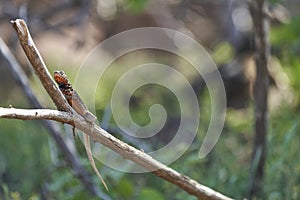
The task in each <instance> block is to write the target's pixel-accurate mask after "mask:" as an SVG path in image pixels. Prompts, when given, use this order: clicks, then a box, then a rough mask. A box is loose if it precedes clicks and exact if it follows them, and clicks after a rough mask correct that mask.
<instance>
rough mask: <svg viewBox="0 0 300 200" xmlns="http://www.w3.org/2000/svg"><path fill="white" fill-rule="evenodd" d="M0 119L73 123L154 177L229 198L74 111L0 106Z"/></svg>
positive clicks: (194, 191)
mask: <svg viewBox="0 0 300 200" xmlns="http://www.w3.org/2000/svg"><path fill="white" fill-rule="evenodd" d="M0 118H10V119H11V118H13V119H22V120H40V119H48V120H55V121H59V122H62V123H66V124H71V125H73V124H76V128H77V129H79V130H81V131H83V132H85V133H86V134H88V135H89V136H91V137H92V138H93V140H94V141H95V142H98V143H101V144H103V145H105V146H107V147H108V148H110V149H112V150H113V151H115V152H117V153H118V154H120V155H121V156H122V157H124V158H127V159H129V160H132V161H133V162H135V163H137V164H139V165H141V166H143V167H144V168H146V169H148V170H149V171H152V172H153V173H154V174H156V175H157V176H159V177H161V178H163V179H165V180H167V181H169V182H171V183H173V184H175V185H177V186H179V187H181V188H182V189H184V190H185V191H187V192H188V193H190V194H192V195H195V196H196V197H198V198H201V199H202V200H208V199H219V200H229V199H231V198H229V197H226V196H224V195H222V194H220V193H218V192H216V191H214V190H212V189H210V188H208V187H206V186H203V185H201V184H199V183H198V182H196V181H195V180H193V179H191V178H189V177H187V176H184V175H182V174H180V173H178V172H177V171H175V170H173V169H171V168H169V167H167V166H165V165H163V164H162V163H160V162H158V161H157V160H155V159H153V158H152V157H151V156H149V155H147V154H146V153H144V152H142V151H140V150H137V149H135V148H134V147H132V146H129V145H128V144H126V143H124V142H122V141H121V140H119V139H117V138H115V137H113V136H112V135H111V134H109V133H108V132H106V131H105V130H103V129H102V128H100V127H99V126H97V125H95V124H94V125H93V126H92V127H91V124H90V123H88V122H87V121H85V120H82V119H81V118H78V117H76V116H74V114H72V113H69V112H62V111H57V110H49V109H32V110H26V109H16V108H1V107H0Z"/></svg>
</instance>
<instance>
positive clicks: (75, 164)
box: [0, 37, 109, 199]
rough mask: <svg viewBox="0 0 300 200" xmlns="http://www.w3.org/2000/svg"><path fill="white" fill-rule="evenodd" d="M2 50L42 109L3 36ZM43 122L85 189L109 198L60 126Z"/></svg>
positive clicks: (33, 101)
mask: <svg viewBox="0 0 300 200" xmlns="http://www.w3.org/2000/svg"><path fill="white" fill-rule="evenodd" d="M0 52H1V54H2V55H3V58H4V59H5V60H6V61H7V63H8V66H9V67H7V68H8V70H9V71H10V72H11V74H12V75H13V77H14V79H15V80H16V82H17V83H18V84H19V85H20V86H21V88H22V90H23V91H24V93H25V95H26V97H27V98H28V101H29V103H30V104H31V106H32V107H34V108H38V109H41V108H42V105H41V104H40V102H39V101H38V99H37V98H36V96H35V95H34V93H33V91H32V89H31V88H30V84H29V80H28V78H27V76H26V74H25V72H24V71H23V69H22V68H21V66H20V64H19V63H18V62H17V60H16V58H15V57H14V55H13V54H12V53H11V51H10V50H9V48H8V47H7V45H6V44H5V42H4V41H3V40H2V38H1V37H0ZM41 123H42V125H43V126H44V127H45V128H46V129H47V130H48V133H49V134H50V136H51V137H52V138H53V139H54V140H55V143H56V145H57V147H58V148H59V150H60V152H61V153H62V155H63V157H64V159H65V161H66V163H67V165H68V166H69V167H70V168H71V169H72V172H73V174H74V175H75V176H76V177H77V178H78V179H79V180H80V181H81V182H82V184H83V185H84V187H85V189H86V190H87V191H88V192H89V193H90V194H91V195H93V196H98V197H101V198H103V199H109V198H107V196H106V195H105V194H104V193H103V192H102V191H100V190H99V188H98V187H96V185H95V184H93V182H92V180H91V177H90V174H89V173H88V172H87V171H86V170H85V169H84V167H83V166H82V164H81V163H80V162H79V160H78V159H77V157H76V155H74V153H73V152H72V151H71V150H70V149H69V147H68V146H67V145H66V143H65V142H64V140H63V138H62V137H61V135H60V130H59V128H58V126H57V125H56V124H54V123H53V122H52V121H49V120H41Z"/></svg>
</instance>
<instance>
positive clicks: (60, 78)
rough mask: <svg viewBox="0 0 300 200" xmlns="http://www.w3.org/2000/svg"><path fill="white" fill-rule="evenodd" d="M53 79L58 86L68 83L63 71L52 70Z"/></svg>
mask: <svg viewBox="0 0 300 200" xmlns="http://www.w3.org/2000/svg"><path fill="white" fill-rule="evenodd" d="M54 80H55V82H56V83H57V84H58V85H60V86H62V85H68V84H69V80H68V77H67V75H66V74H65V72H64V71H54Z"/></svg>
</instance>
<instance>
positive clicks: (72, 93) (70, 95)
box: [54, 71, 108, 191]
mask: <svg viewBox="0 0 300 200" xmlns="http://www.w3.org/2000/svg"><path fill="white" fill-rule="evenodd" d="M54 80H55V82H56V83H57V84H58V87H59V89H60V91H61V92H62V93H63V95H64V97H65V98H66V100H67V102H68V103H69V104H70V106H71V107H72V108H73V109H74V110H75V111H76V112H77V113H78V114H79V115H81V116H82V117H83V118H84V119H86V120H87V121H88V122H90V123H95V122H96V120H97V117H96V116H95V115H93V114H92V113H91V112H90V111H89V110H88V108H87V106H86V105H85V104H84V103H83V101H82V100H81V98H80V96H79V95H78V93H77V92H76V90H74V89H73V88H72V85H71V83H70V81H69V79H68V76H67V75H66V74H65V72H64V71H54ZM83 141H84V147H85V150H86V153H87V156H88V159H89V161H90V163H91V166H92V168H93V170H94V172H95V173H96V175H97V176H98V177H99V179H100V181H101V182H102V184H103V185H104V187H105V189H106V190H107V191H108V187H107V185H106V183H105V181H104V180H103V178H102V176H101V175H100V173H99V171H98V169H97V167H96V164H95V161H94V158H93V154H92V151H91V144H90V136H89V135H87V134H83Z"/></svg>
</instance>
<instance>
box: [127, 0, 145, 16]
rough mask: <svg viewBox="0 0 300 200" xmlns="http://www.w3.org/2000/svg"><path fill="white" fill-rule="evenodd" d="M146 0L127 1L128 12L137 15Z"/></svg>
mask: <svg viewBox="0 0 300 200" xmlns="http://www.w3.org/2000/svg"><path fill="white" fill-rule="evenodd" d="M147 2H148V0H127V8H128V10H130V11H132V12H135V13H139V12H141V11H142V10H143V9H144V8H145V7H146V4H147Z"/></svg>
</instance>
